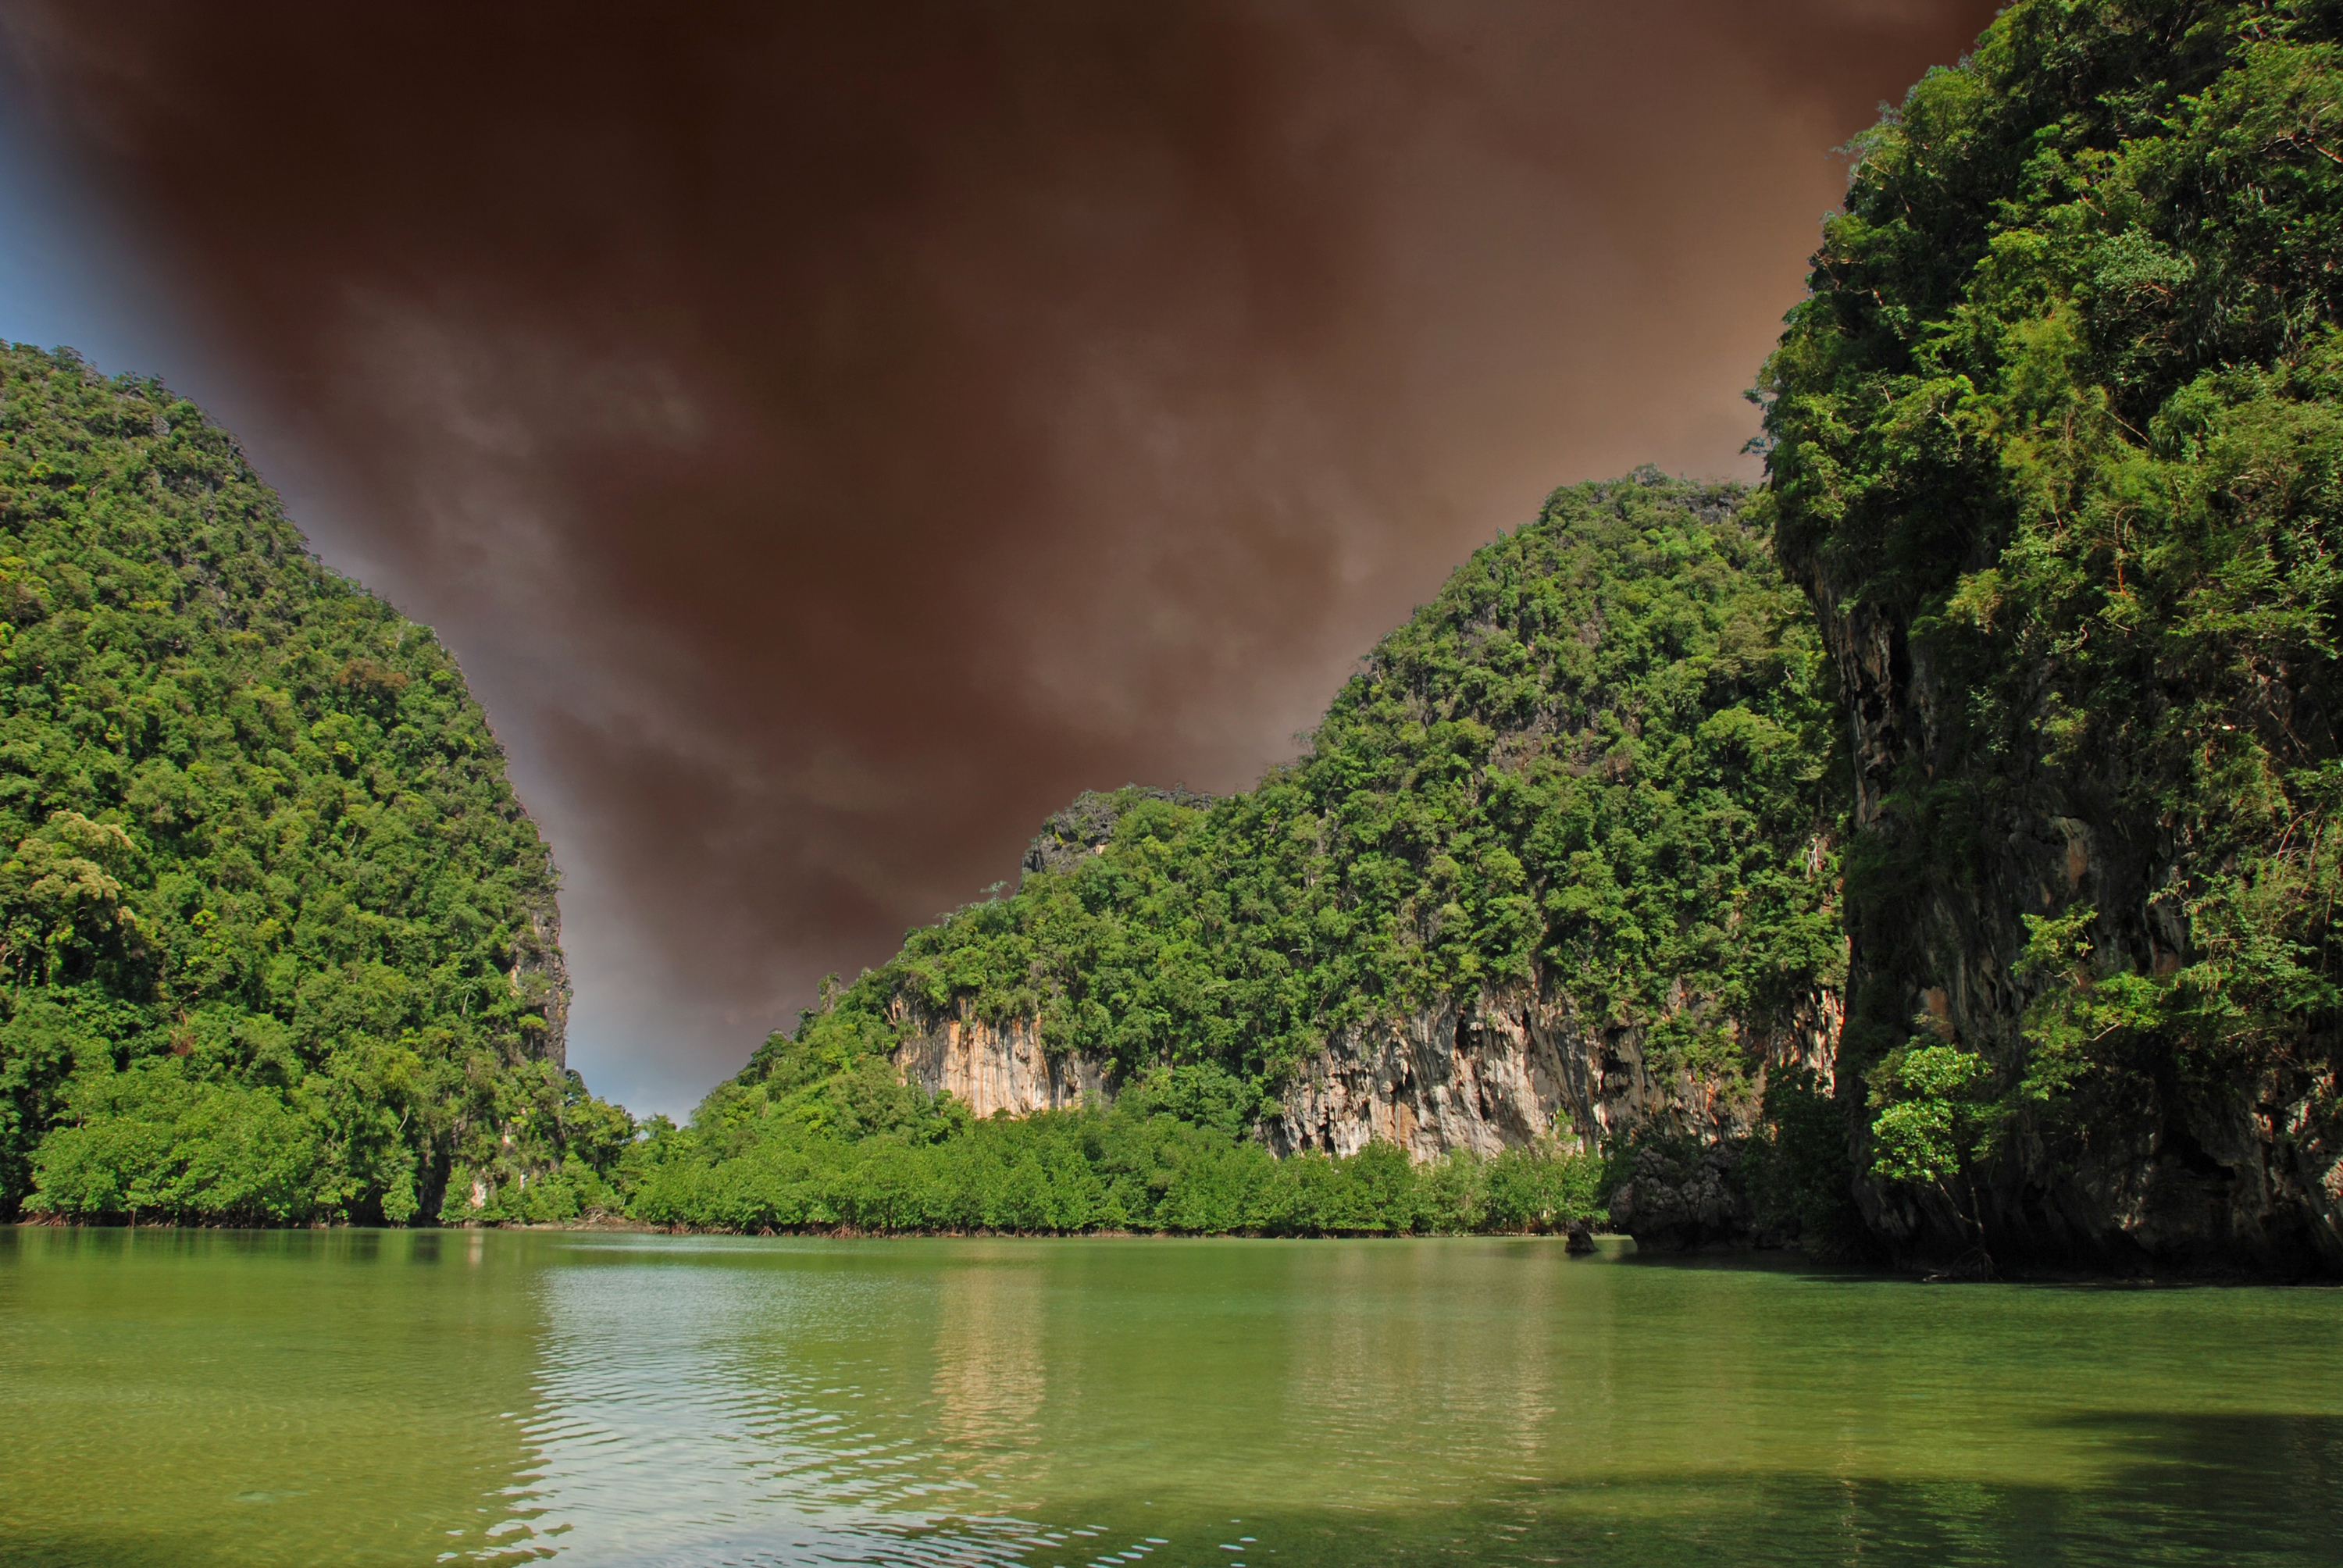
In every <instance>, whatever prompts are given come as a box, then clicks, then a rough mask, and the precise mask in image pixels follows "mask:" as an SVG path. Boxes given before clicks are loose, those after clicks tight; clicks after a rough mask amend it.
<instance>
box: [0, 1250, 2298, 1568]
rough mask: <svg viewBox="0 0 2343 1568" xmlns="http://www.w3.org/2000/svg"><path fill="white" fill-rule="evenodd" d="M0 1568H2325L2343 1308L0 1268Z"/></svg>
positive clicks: (1271, 1270) (1200, 1269)
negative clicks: (622, 1566)
mask: <svg viewBox="0 0 2343 1568" xmlns="http://www.w3.org/2000/svg"><path fill="white" fill-rule="evenodd" d="M0 1433H5V1447H0V1453H5V1462H4V1463H0V1562H5V1563H12V1564H13V1563H60V1564H68V1563H70V1564H81V1563H86V1564H94V1565H95V1564H104V1565H114V1564H129V1563H156V1564H161V1563H169V1564H175V1565H176V1564H193V1565H203V1564H211V1563H220V1564H226V1563H235V1564H239V1565H246V1564H251V1565H261V1564H279V1563H282V1564H303V1565H307V1564H312V1563H327V1562H335V1563H435V1562H464V1563H523V1562H531V1561H539V1560H544V1559H547V1558H550V1559H552V1560H554V1561H555V1562H557V1563H564V1564H575V1565H577V1568H587V1565H591V1564H617V1563H672V1564H679V1565H680V1564H691V1565H698V1564H712V1563H742V1564H748V1563H960V1564H993V1563H999V1564H1011V1563H1013V1564H1021V1565H1032V1568H1047V1565H1051V1564H1061V1565H1063V1568H1077V1565H1078V1564H1096V1565H1099V1568H1104V1565H1106V1564H1109V1563H1113V1564H1118V1565H1121V1564H1137V1563H1145V1564H1147V1565H1148V1568H1172V1565H1180V1564H1206V1563H1217V1564H1222V1565H1228V1564H1249V1565H1251V1568H1269V1565H1275V1568H1306V1565H1310V1564H1353V1563H1505V1564H1513V1563H1523V1564H1526V1563H1594V1564H1615V1565H1618V1568H1625V1565H1626V1564H1630V1563H1633V1564H1669V1563H1847V1564H1855V1563H1864V1564H1878V1563H2127V1564H2129V1563H2306V1562H2320V1563H2332V1562H2343V1292H2335V1291H2328V1290H2301V1289H2296V1290H2278V1289H2269V1290H2253V1289H2226V1290H2211V1289H2207V1290H2169V1291H2147V1290H2125V1289H2068V1288H2049V1287H2039V1286H1941V1285H1938V1286H1931V1285H1923V1284H1918V1283H1915V1282H1908V1281H1904V1280H1896V1279H1879V1278H1871V1277H1862V1276H1849V1275H1844V1274H1834V1273H1830V1272H1825V1271H1801V1270H1796V1269H1790V1268H1783V1267H1755V1266H1749V1265H1747V1264H1741V1265H1735V1264H1731V1263H1719V1262H1683V1261H1676V1262H1668V1261H1655V1260H1651V1259H1644V1258H1629V1257H1626V1256H1624V1254H1623V1253H1622V1252H1621V1251H1615V1250H1614V1251H1606V1252H1605V1253H1604V1255H1602V1256H1600V1257H1597V1258H1592V1259H1576V1258H1570V1257H1566V1256H1565V1255H1564V1252H1563V1250H1562V1248H1561V1246H1560V1245H1559V1243H1556V1242H1551V1241H1509V1240H1490V1239H1473V1240H1441V1241H1136V1240H1101V1241H792V1240H745V1239H744V1240H732V1239H712V1238H680V1237H666V1236H636V1235H608V1236H604V1235H587V1234H575V1233H571V1234H562V1233H514V1232H498V1233H487V1234H483V1233H479V1232H470V1233H463V1232H428V1231H425V1232H401V1231H305V1232H219V1231H213V1232H202V1231H138V1232H135V1233H132V1232H126V1231H52V1230H16V1231H0Z"/></svg>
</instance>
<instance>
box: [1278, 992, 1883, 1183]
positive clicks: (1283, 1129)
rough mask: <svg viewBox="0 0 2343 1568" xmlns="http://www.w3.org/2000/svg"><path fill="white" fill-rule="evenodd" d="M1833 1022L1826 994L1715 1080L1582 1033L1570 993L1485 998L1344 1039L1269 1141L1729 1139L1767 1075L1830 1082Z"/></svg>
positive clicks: (1491, 1146)
mask: <svg viewBox="0 0 2343 1568" xmlns="http://www.w3.org/2000/svg"><path fill="white" fill-rule="evenodd" d="M1838 1011H1839V1010H1838V999H1837V996H1836V994H1835V992H1832V991H1829V990H1819V991H1817V992H1816V993H1815V997H1814V998H1813V999H1812V1002H1811V1004H1810V1005H1809V1006H1808V1007H1807V1008H1806V1009H1805V1010H1802V1011H1801V1013H1800V1014H1799V1015H1797V1017H1796V1019H1795V1022H1794V1024H1793V1025H1792V1026H1791V1027H1790V1028H1787V1029H1784V1030H1779V1031H1777V1032H1775V1033H1773V1034H1771V1035H1769V1036H1767V1037H1765V1038H1762V1039H1756V1040H1739V1041H1737V1042H1736V1043H1738V1044H1739V1045H1741V1046H1742V1047H1743V1050H1742V1051H1741V1053H1740V1058H1739V1060H1736V1061H1735V1063H1734V1064H1733V1069H1732V1070H1729V1071H1725V1072H1719V1071H1716V1070H1713V1069H1712V1070H1701V1069H1697V1068H1692V1067H1685V1066H1675V1065H1671V1064H1669V1063H1667V1062H1665V1061H1664V1060H1654V1059H1653V1058H1652V1057H1651V1056H1649V1055H1648V1054H1647V1053H1646V1051H1645V1049H1644V1034H1645V1031H1644V1030H1643V1029H1642V1028H1640V1027H1637V1026H1634V1025H1614V1026H1611V1027H1607V1028H1606V1027H1596V1026H1591V1025H1589V1024H1588V1023H1587V1022H1586V1020H1584V1019H1583V1018H1581V1017H1580V1016H1579V1014H1578V1012H1577V1010H1576V1009H1575V1008H1574V1006H1573V1005H1572V1003H1571V1002H1570V1000H1568V997H1567V995H1566V994H1562V995H1556V996H1542V995H1540V994H1539V993H1538V992H1537V991H1535V990H1531V989H1530V988H1527V987H1515V988H1508V989H1505V990H1496V991H1483V992H1482V993H1480V994H1479V995H1478V996H1477V997H1473V998H1471V999H1468V1000H1463V1001H1462V1002H1461V1003H1460V1002H1459V1001H1457V1000H1453V999H1452V1000H1445V1001H1443V1004H1442V1005H1441V1006H1439V1007H1437V1008H1434V1009H1429V1010H1423V1011H1419V1012H1414V1013H1411V1014H1408V1015H1406V1016H1405V1017H1403V1018H1400V1019H1395V1020H1379V1021H1377V1022H1375V1023H1373V1024H1369V1025H1366V1026H1363V1027H1360V1028H1354V1029H1350V1030H1343V1031H1342V1033H1341V1034H1340V1035H1338V1036H1337V1037H1336V1038H1335V1039H1334V1040H1331V1041H1330V1042H1328V1044H1327V1045H1326V1046H1325V1048H1324V1049H1323V1050H1320V1051H1319V1052H1318V1053H1317V1055H1316V1056H1315V1057H1313V1058H1312V1059H1311V1060H1309V1061H1308V1062H1306V1063H1305V1064H1304V1065H1303V1066H1302V1069H1301V1070H1300V1071H1299V1072H1297V1073H1296V1074H1295V1075H1294V1076H1293V1078H1292V1080H1291V1081H1289V1082H1288V1083H1287V1085H1286V1086H1285V1087H1284V1089H1283V1090H1282V1092H1281V1095H1280V1098H1281V1101H1282V1107H1283V1109H1282V1111H1281V1112H1280V1113H1279V1114H1277V1115H1275V1116H1273V1117H1272V1118H1271V1119H1270V1120H1269V1121H1268V1122H1267V1123H1266V1125H1265V1131H1266V1134H1267V1137H1268V1139H1269V1141H1270V1144H1271V1146H1272V1148H1274V1149H1276V1150H1277V1151H1280V1152H1281V1153H1282V1152H1285V1151H1291V1150H1295V1149H1322V1150H1324V1151H1327V1152H1329V1153H1333V1154H1350V1153H1354V1152H1356V1151H1358V1150H1360V1149H1362V1148H1363V1147H1365V1146H1366V1144H1367V1143H1368V1142H1369V1141H1373V1140H1377V1139H1380V1140H1382V1141H1386V1142H1391V1143H1396V1144H1399V1145H1400V1146H1401V1147H1403V1148H1404V1149H1406V1150H1407V1151H1409V1152H1410V1153H1412V1154H1413V1155H1414V1156H1415V1157H1416V1158H1417V1159H1419V1160H1430V1159H1436V1158H1438V1157H1439V1156H1440V1155H1442V1154H1444V1153H1446V1152H1447V1151H1449V1150H1451V1149H1470V1150H1473V1151H1474V1152H1476V1153H1482V1154H1492V1153H1494V1152H1496V1151H1498V1150H1499V1149H1502V1148H1504V1147H1506V1146H1508V1145H1512V1144H1520V1143H1524V1142H1528V1141H1532V1140H1534V1139H1540V1138H1565V1139H1567V1138H1575V1139H1577V1140H1579V1141H1582V1142H1584V1143H1585V1144H1586V1145H1587V1146H1589V1147H1600V1146H1601V1145H1602V1144H1604V1142H1605V1141H1608V1140H1611V1139H1614V1138H1615V1137H1618V1136H1620V1135H1623V1134H1624V1135H1632V1134H1635V1133H1639V1132H1645V1131H1654V1132H1663V1133H1668V1134H1678V1135H1684V1136H1689V1137H1692V1138H1694V1139H1695V1140H1698V1141H1703V1142H1710V1141H1716V1140H1719V1139H1733V1138H1738V1137H1742V1136H1745V1135H1746V1134H1747V1132H1748V1131H1749V1129H1750V1126H1751V1123H1752V1121H1753V1120H1754V1118H1755V1114H1756V1111H1757V1108H1758V1102H1759V1100H1760V1098H1761V1097H1762V1096H1763V1094H1764V1092H1765V1074H1766V1072H1767V1070H1769V1069H1771V1068H1775V1067H1778V1066H1781V1065H1783V1064H1784V1063H1795V1064H1797V1065H1799V1066H1803V1067H1807V1068H1812V1069H1815V1070H1817V1071H1819V1072H1821V1073H1822V1074H1823V1075H1824V1076H1825V1078H1827V1076H1828V1074H1829V1070H1830V1062H1831V1058H1832V1054H1833V1052H1834V1050H1835V1048H1836V1046H1837V1042H1838ZM1735 1033H1736V1035H1737V1034H1738V1033H1739V1030H1737V1028H1736V1029H1735Z"/></svg>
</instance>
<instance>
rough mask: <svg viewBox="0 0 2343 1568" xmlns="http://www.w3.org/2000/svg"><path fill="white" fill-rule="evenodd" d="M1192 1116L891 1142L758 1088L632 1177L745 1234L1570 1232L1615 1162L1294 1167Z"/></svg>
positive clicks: (934, 1107) (666, 1142) (933, 1133)
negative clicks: (784, 1114) (792, 1120)
mask: <svg viewBox="0 0 2343 1568" xmlns="http://www.w3.org/2000/svg"><path fill="white" fill-rule="evenodd" d="M1183 1109H1186V1108H1185V1107H1182V1106H1181V1105H1179V1104H1176V1103H1167V1102H1166V1101H1165V1100H1164V1099H1162V1098H1159V1097H1158V1096H1155V1095H1152V1094H1150V1093H1149V1092H1148V1091H1146V1090H1144V1089H1137V1090H1133V1091H1130V1092H1128V1093H1126V1094H1124V1095H1123V1096H1121V1098H1120V1099H1118V1100H1117V1101H1116V1102H1115V1104H1114V1106H1113V1107H1112V1108H1111V1110H1101V1109H1099V1108H1097V1107H1089V1108H1085V1109H1084V1110H1081V1111H1044V1112H1041V1113H1040V1114H1038V1115H1034V1116H1029V1117H1025V1118H1022V1119H1016V1120H1012V1119H1011V1118H1008V1117H1005V1116H1003V1117H995V1118H993V1119H991V1120H989V1121H970V1119H969V1118H968V1116H967V1113H966V1112H965V1111H960V1108H958V1107H957V1106H955V1105H953V1104H952V1102H951V1101H950V1100H949V1099H945V1100H942V1101H939V1102H936V1103H933V1104H930V1105H926V1106H922V1107H920V1108H919V1111H918V1113H915V1114H914V1115H912V1116H910V1117H907V1118H905V1119H904V1120H903V1121H900V1122H899V1123H898V1124H896V1125H894V1126H892V1127H890V1128H889V1129H887V1130H886V1131H881V1132H877V1133H875V1134H866V1135H863V1136H860V1137H858V1136H855V1132H856V1131H860V1130H859V1129H848V1128H840V1127H830V1128H825V1129H821V1130H819V1131H817V1130H814V1129H810V1128H806V1127H803V1126H791V1127H789V1129H788V1131H786V1133H782V1132H779V1131H778V1130H776V1129H775V1128H774V1127H773V1125H772V1124H771V1123H770V1122H769V1121H766V1120H765V1119H764V1117H763V1114H762V1113H763V1112H764V1111H766V1110H767V1105H766V1103H765V1101H764V1100H763V1096H762V1094H761V1092H760V1091H759V1089H758V1088H757V1087H753V1086H752V1087H751V1088H749V1090H748V1091H746V1092H743V1093H739V1094H726V1095H721V1096H719V1098H718V1099H717V1100H716V1101H713V1102H711V1104H710V1105H709V1107H708V1108H705V1109H703V1111H701V1113H700V1114H699V1116H698V1117H696V1118H695V1119H694V1121H693V1125H692V1127H691V1128H690V1129H689V1131H667V1130H664V1129H662V1130H658V1131H654V1133H653V1135H652V1137H651V1139H650V1141H649V1142H648V1143H647V1144H646V1145H645V1146H644V1148H643V1150H642V1151H641V1152H640V1154H639V1156H637V1157H635V1158H633V1159H631V1160H630V1161H628V1168H627V1170H626V1171H624V1173H623V1175H624V1179H625V1180H626V1181H627V1182H628V1186H629V1188H630V1189H631V1212H632V1213H633V1214H634V1215H635V1216H636V1217H637V1218H639V1219H643V1220H648V1221H653V1222H654V1223H658V1224H668V1225H688V1226H692V1227H695V1228H702V1229H710V1230H732V1231H761V1230H775V1231H783V1230H830V1229H835V1228H838V1227H841V1226H843V1227H851V1228H853V1229H856V1230H861V1231H979V1230H985V1231H1026V1232H1036V1231H1093V1230H1118V1231H1121V1230H1142V1231H1170V1232H1174V1233H1178V1234H1184V1235H1221V1234H1226V1233H1231V1232H1244V1233H1250V1234H1260V1235H1272V1236H1320V1235H1334V1234H1351V1235H1363V1234H1411V1233H1424V1232H1437V1231H1448V1232H1454V1231H1566V1230H1571V1229H1574V1228H1579V1229H1583V1228H1584V1227H1586V1226H1588V1225H1589V1224H1590V1223H1591V1222H1592V1221H1594V1219H1595V1218H1596V1217H1597V1216H1599V1215H1600V1214H1601V1212H1602V1210H1603V1204H1602V1175H1603V1162H1602V1161H1600V1160H1597V1159H1595V1158H1594V1157H1593V1156H1590V1155H1586V1154H1583V1153H1579V1152H1576V1151H1564V1150H1559V1149H1552V1148H1535V1149H1509V1150H1507V1151H1504V1152H1503V1153H1502V1154H1500V1155H1498V1156H1497V1157H1496V1158H1494V1159H1493V1160H1483V1159H1480V1158H1478V1157H1476V1156H1474V1155H1472V1154H1470V1153H1466V1152H1462V1151H1459V1152H1457V1153H1454V1154H1452V1155H1450V1156H1449V1157H1447V1158H1446V1159H1444V1160H1442V1161H1436V1162H1434V1163H1432V1164H1428V1165H1423V1166H1419V1165H1416V1164H1414V1163H1413V1161H1410V1160H1409V1158H1408V1157H1407V1155H1406V1154H1405V1153H1404V1152H1403V1151H1401V1150H1400V1149H1399V1148H1398V1147H1397V1146H1395V1145H1393V1144H1389V1143H1373V1144H1370V1145H1368V1146H1367V1147H1366V1148H1365V1149H1363V1150H1361V1151H1359V1152H1358V1153H1356V1154H1353V1155H1351V1156H1350V1157H1348V1158H1347V1159H1340V1160H1336V1159H1330V1158H1328V1157H1327V1156H1325V1155H1323V1154H1310V1153H1305V1154H1292V1155H1288V1156H1287V1157H1285V1158H1284V1159H1282V1160H1280V1159H1276V1158H1273V1157H1272V1155H1271V1154H1270V1152H1269V1151H1268V1149H1267V1148H1265V1147H1264V1146H1263V1145H1262V1144H1261V1143H1260V1142H1258V1141H1254V1140H1252V1139H1249V1138H1246V1137H1244V1136H1242V1132H1241V1131H1240V1129H1239V1128H1238V1127H1236V1126H1235V1125H1234V1124H1233V1123H1232V1122H1231V1121H1222V1122H1217V1123H1216V1122H1212V1121H1193V1120H1190V1119H1188V1118H1187V1117H1186V1116H1183V1115H1182V1110H1183Z"/></svg>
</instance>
